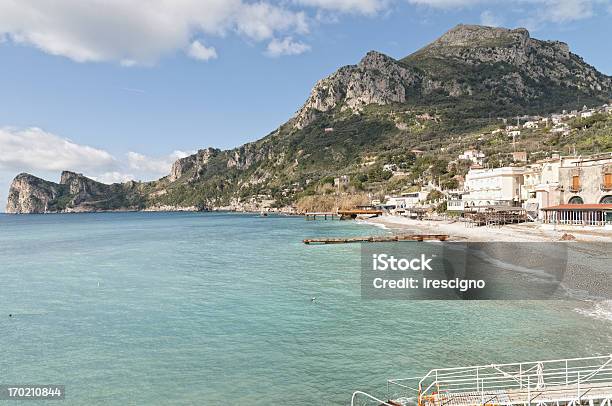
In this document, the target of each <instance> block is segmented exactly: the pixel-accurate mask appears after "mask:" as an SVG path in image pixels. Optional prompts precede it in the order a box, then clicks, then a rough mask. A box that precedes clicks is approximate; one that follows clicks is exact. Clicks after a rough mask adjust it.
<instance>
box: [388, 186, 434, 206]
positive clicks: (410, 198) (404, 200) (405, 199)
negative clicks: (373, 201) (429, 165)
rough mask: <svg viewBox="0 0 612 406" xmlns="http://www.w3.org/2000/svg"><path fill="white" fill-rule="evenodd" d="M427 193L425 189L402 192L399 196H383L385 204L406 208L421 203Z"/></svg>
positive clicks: (425, 198)
mask: <svg viewBox="0 0 612 406" xmlns="http://www.w3.org/2000/svg"><path fill="white" fill-rule="evenodd" d="M428 194H429V192H428V191H426V190H421V191H419V192H410V193H402V194H401V195H400V196H385V206H394V207H395V208H396V209H406V208H410V207H414V206H417V205H421V204H423V203H424V202H425V200H427V195H428Z"/></svg>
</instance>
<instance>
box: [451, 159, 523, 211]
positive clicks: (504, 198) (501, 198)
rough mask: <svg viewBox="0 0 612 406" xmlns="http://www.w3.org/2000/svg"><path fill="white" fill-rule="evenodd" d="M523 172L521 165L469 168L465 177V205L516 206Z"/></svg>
mask: <svg viewBox="0 0 612 406" xmlns="http://www.w3.org/2000/svg"><path fill="white" fill-rule="evenodd" d="M524 172H525V168H523V167H504V168H495V169H470V171H469V172H468V173H467V175H466V177H465V185H464V189H465V192H466V194H465V195H463V200H464V201H465V206H466V207H476V206H489V205H503V206H517V205H518V204H519V203H520V200H521V185H522V184H523V173H524Z"/></svg>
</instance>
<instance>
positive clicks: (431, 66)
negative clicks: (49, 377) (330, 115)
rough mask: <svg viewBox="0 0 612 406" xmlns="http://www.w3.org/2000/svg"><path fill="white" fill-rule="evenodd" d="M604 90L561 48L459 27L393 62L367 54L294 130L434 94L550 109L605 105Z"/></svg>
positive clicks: (338, 77) (319, 88)
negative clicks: (578, 100) (580, 101)
mask: <svg viewBox="0 0 612 406" xmlns="http://www.w3.org/2000/svg"><path fill="white" fill-rule="evenodd" d="M568 89H570V90H568ZM572 89H573V90H572ZM611 89H612V78H610V77H609V76H606V75H603V74H601V73H600V72H598V71H597V70H596V69H595V68H593V67H592V66H590V65H588V64H586V63H585V62H584V61H583V60H582V58H580V57H579V56H577V55H575V54H573V53H571V52H570V50H569V47H568V45H567V44H565V43H562V42H558V41H540V40H537V39H533V38H531V37H530V35H529V32H528V31H527V30H526V29H524V28H519V29H515V30H509V29H505V28H494V27H483V26H474V25H459V26H457V27H455V28H453V29H451V30H450V31H448V32H447V33H446V34H444V35H443V36H442V37H440V38H439V39H437V40H436V41H434V42H433V43H431V44H429V45H428V46H426V47H424V48H422V49H421V50H419V51H417V52H415V53H414V54H412V55H410V56H408V57H406V58H404V59H402V60H400V61H397V60H395V59H393V58H391V57H389V56H386V55H383V54H381V53H379V52H375V51H371V52H369V53H368V54H367V55H366V56H365V57H364V58H363V59H362V60H361V62H360V63H359V64H357V65H350V66H345V67H343V68H340V69H339V70H338V71H336V72H335V73H333V74H332V75H330V76H329V77H327V78H325V79H322V80H320V81H319V82H317V84H316V85H315V86H314V88H313V89H312V92H311V94H310V97H309V98H308V100H307V101H306V103H305V104H304V105H303V106H302V108H301V109H300V110H298V112H297V113H296V115H295V117H294V124H293V125H294V127H295V128H297V129H302V128H305V127H306V126H308V125H309V124H311V123H312V122H314V121H315V120H316V119H317V117H319V116H320V114H321V113H326V112H334V111H338V110H339V111H344V110H346V109H351V110H352V111H353V112H355V113H358V112H359V111H360V110H361V109H362V108H363V107H365V106H366V105H368V104H378V105H389V104H394V103H407V102H408V103H411V104H428V103H429V104H431V100H432V96H434V95H435V96H437V97H440V96H442V97H451V98H456V99H457V101H459V102H461V101H467V102H469V100H471V99H480V100H481V102H482V103H483V105H486V104H487V103H488V104H489V105H490V106H492V105H495V104H496V103H517V102H519V103H522V105H523V106H524V107H526V108H529V107H530V106H540V107H541V106H545V107H546V106H550V107H551V108H553V107H555V106H558V104H560V102H561V101H562V100H557V99H563V98H565V99H567V98H568V97H569V96H570V95H571V94H572V93H571V92H572V91H574V92H577V93H574V94H573V95H574V97H578V96H583V97H584V98H589V97H592V98H597V99H599V100H600V101H602V102H605V101H606V100H607V98H608V97H610V92H611V91H612V90H611ZM553 98H554V99H555V100H553ZM475 110H476V112H478V111H479V110H481V109H479V108H476V109H475Z"/></svg>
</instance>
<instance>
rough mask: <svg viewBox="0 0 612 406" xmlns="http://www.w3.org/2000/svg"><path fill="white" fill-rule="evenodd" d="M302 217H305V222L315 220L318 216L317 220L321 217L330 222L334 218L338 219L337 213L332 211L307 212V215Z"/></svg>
mask: <svg viewBox="0 0 612 406" xmlns="http://www.w3.org/2000/svg"><path fill="white" fill-rule="evenodd" d="M304 216H305V217H306V220H316V219H317V216H319V218H321V217H323V220H327V219H328V217H329V219H330V220H333V219H334V218H336V217H338V218H339V215H338V213H335V212H333V211H328V212H323V211H320V212H308V213H305V214H304Z"/></svg>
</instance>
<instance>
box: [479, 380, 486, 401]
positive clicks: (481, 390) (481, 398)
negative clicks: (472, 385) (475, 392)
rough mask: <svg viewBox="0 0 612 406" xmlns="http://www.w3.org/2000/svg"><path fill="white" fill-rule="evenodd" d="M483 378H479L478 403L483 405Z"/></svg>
mask: <svg viewBox="0 0 612 406" xmlns="http://www.w3.org/2000/svg"><path fill="white" fill-rule="evenodd" d="M484 402H485V399H484V378H482V379H481V380H480V404H481V405H482V406H484Z"/></svg>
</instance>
